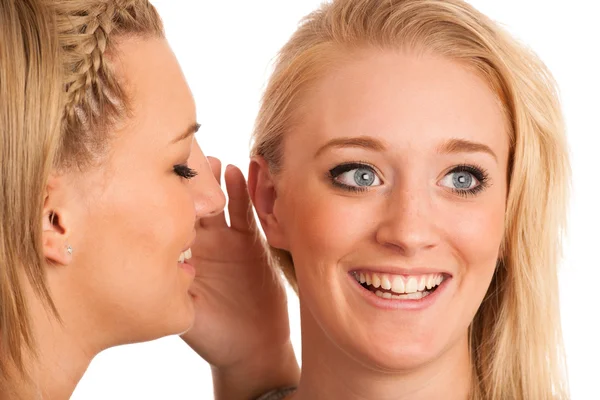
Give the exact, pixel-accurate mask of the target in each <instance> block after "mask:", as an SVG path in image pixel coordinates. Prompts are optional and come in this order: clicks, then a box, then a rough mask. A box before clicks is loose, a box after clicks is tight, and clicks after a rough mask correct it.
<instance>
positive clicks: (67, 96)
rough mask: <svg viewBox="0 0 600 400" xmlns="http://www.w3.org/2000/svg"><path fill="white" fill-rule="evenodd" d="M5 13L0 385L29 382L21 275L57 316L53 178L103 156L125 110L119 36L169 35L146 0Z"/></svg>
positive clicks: (2, 0)
mask: <svg viewBox="0 0 600 400" xmlns="http://www.w3.org/2000/svg"><path fill="white" fill-rule="evenodd" d="M0 19H1V24H0V34H1V35H2V36H1V37H0V62H1V64H2V65H1V69H0V96H1V97H0V126H1V127H2V128H1V129H2V130H1V135H2V149H1V150H0V157H1V158H0V168H1V173H0V183H1V187H2V191H1V192H0V204H1V205H0V220H1V221H2V222H1V224H0V234H1V240H0V333H1V337H0V388H3V387H5V386H10V383H11V378H10V377H9V372H10V374H11V376H12V379H13V380H16V379H19V380H20V379H23V378H24V379H27V378H28V377H27V373H26V371H25V366H24V361H23V360H24V356H25V354H33V355H35V343H34V339H33V332H32V328H31V324H30V321H29V315H28V309H27V304H26V296H25V292H24V285H23V284H24V282H22V280H21V271H24V272H25V273H26V276H27V277H28V279H29V281H30V282H31V284H32V286H33V287H34V289H36V292H37V294H38V295H40V296H41V298H42V299H43V300H44V302H45V304H47V305H48V307H49V309H50V310H51V311H52V312H53V314H54V315H55V316H56V317H60V316H59V314H58V312H57V310H56V308H55V306H54V304H53V302H52V299H51V296H50V293H49V289H48V287H47V285H46V280H45V273H44V266H45V262H46V261H45V260H44V257H43V252H42V247H41V243H42V228H41V221H42V210H43V198H44V190H45V185H46V184H47V181H48V177H49V174H50V172H51V171H52V170H53V169H64V168H74V167H77V168H84V167H86V166H88V165H90V164H91V163H94V162H96V161H98V160H100V159H101V156H102V153H103V151H104V150H105V148H106V146H107V144H108V142H109V139H110V138H109V132H110V129H112V128H113V127H114V126H115V124H117V123H118V122H120V121H122V120H123V119H124V118H125V117H126V116H127V115H128V110H129V104H130V101H131V99H130V98H129V97H128V96H127V93H126V91H125V90H124V88H123V86H124V84H126V82H122V79H118V78H119V77H117V76H116V75H115V71H114V67H113V63H112V62H111V57H114V56H116V55H118V49H117V45H118V43H117V40H118V39H122V38H127V37H141V38H146V37H164V33H163V27H162V22H161V20H160V17H159V15H158V13H157V12H156V10H155V8H154V7H153V6H152V5H151V4H150V3H149V2H148V1H147V0H0ZM57 55H60V58H58V57H57ZM11 371H12V372H11ZM15 371H16V372H15Z"/></svg>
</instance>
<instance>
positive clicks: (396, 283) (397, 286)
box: [392, 276, 404, 293]
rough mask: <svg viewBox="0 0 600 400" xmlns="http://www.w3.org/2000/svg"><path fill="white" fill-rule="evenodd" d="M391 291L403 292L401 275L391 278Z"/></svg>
mask: <svg viewBox="0 0 600 400" xmlns="http://www.w3.org/2000/svg"><path fill="white" fill-rule="evenodd" d="M392 292H396V293H404V278H402V277H401V276H394V279H393V280H392Z"/></svg>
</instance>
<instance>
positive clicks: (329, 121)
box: [298, 50, 508, 154]
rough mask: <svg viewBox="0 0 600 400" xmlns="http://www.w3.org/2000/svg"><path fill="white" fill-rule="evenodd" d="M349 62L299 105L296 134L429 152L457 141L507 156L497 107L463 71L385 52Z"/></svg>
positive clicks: (437, 60) (438, 60)
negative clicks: (378, 142)
mask: <svg viewBox="0 0 600 400" xmlns="http://www.w3.org/2000/svg"><path fill="white" fill-rule="evenodd" d="M345 60H346V61H345V62H344V63H339V64H338V65H337V67H336V68H333V69H331V70H329V72H328V73H327V74H326V75H325V76H324V77H323V78H321V79H320V80H319V81H318V82H316V83H315V84H314V87H313V88H312V89H311V90H310V91H309V92H308V93H307V94H306V95H305V96H304V98H303V99H302V108H301V109H302V112H301V113H302V114H301V116H300V118H299V124H298V128H299V129H298V130H299V131H302V136H304V138H305V139H308V141H313V142H323V141H327V140H331V139H334V138H335V137H339V136H365V135H368V136H374V137H376V138H378V139H381V140H383V141H384V142H386V143H389V144H390V145H391V146H394V145H400V146H410V147H411V148H423V149H425V148H431V147H432V146H435V145H437V144H439V143H440V142H442V141H445V140H448V139H449V138H459V139H465V140H472V141H477V142H484V143H486V144H487V145H488V146H490V147H493V148H495V149H496V150H497V151H498V152H499V153H500V154H503V153H504V152H507V151H508V136H507V131H506V121H505V118H504V114H503V112H502V108H501V105H500V103H499V100H498V99H497V97H496V95H495V94H494V93H493V92H492V91H491V89H490V88H489V86H488V84H487V83H486V82H485V81H484V80H483V79H482V78H481V77H480V76H479V75H478V74H476V73H475V72H473V71H471V70H470V69H468V68H466V67H465V66H464V65H462V64H460V63H458V62H456V61H453V60H450V59H447V58H443V57H440V56H436V55H432V54H427V53H424V54H423V53H419V54H417V53H410V52H396V51H382V50H379V51H375V50H373V51H363V52H362V53H358V54H356V55H355V56H353V57H352V58H350V57H345ZM306 135H308V136H309V137H308V138H307V137H306Z"/></svg>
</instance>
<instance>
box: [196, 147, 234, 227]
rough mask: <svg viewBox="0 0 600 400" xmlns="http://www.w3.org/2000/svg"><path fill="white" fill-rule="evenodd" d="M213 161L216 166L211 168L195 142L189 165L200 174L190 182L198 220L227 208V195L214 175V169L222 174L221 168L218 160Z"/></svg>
mask: <svg viewBox="0 0 600 400" xmlns="http://www.w3.org/2000/svg"><path fill="white" fill-rule="evenodd" d="M213 160H215V165H214V166H212V168H211V165H210V164H209V163H208V160H207V159H206V157H205V156H204V153H202V150H201V149H200V146H199V145H198V143H197V142H196V141H195V140H194V143H193V145H192V152H191V154H190V158H189V162H188V163H189V166H190V168H192V169H194V170H196V172H197V173H198V175H196V177H194V178H193V179H192V180H191V181H190V185H191V190H192V197H193V199H194V207H195V210H196V218H198V219H200V218H205V217H209V216H212V215H216V214H219V213H221V212H222V211H223V209H224V208H225V194H224V193H223V191H222V190H221V186H220V185H219V181H218V177H215V174H214V173H213V169H215V172H217V171H218V173H220V169H221V166H220V163H218V160H216V159H213Z"/></svg>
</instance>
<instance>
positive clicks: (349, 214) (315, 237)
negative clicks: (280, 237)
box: [284, 185, 372, 262]
mask: <svg viewBox="0 0 600 400" xmlns="http://www.w3.org/2000/svg"><path fill="white" fill-rule="evenodd" d="M353 200H354V201H353ZM285 203H286V206H285V209H286V215H285V216H284V222H285V223H284V232H285V235H286V237H287V238H288V240H289V243H290V252H291V253H292V255H293V256H294V259H295V260H298V261H300V260H302V259H311V260H313V259H320V260H329V261H330V262H331V261H334V262H335V261H338V260H339V259H341V258H342V257H344V255H345V254H348V253H350V252H351V251H352V249H353V248H355V247H356V245H357V244H358V243H359V242H360V240H363V239H364V236H365V233H366V232H367V230H368V229H369V228H368V226H369V225H372V220H371V219H370V216H369V215H368V213H367V214H366V213H365V205H364V204H362V205H361V204H360V203H359V202H358V201H356V199H349V198H344V197H342V196H338V195H335V194H333V193H329V192H326V191H325V190H323V188H320V189H319V188H318V187H313V188H311V187H310V186H308V185H307V186H306V190H305V191H304V193H303V195H302V196H293V195H292V196H289V198H288V199H286V201H285ZM367 208H368V207H367Z"/></svg>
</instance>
